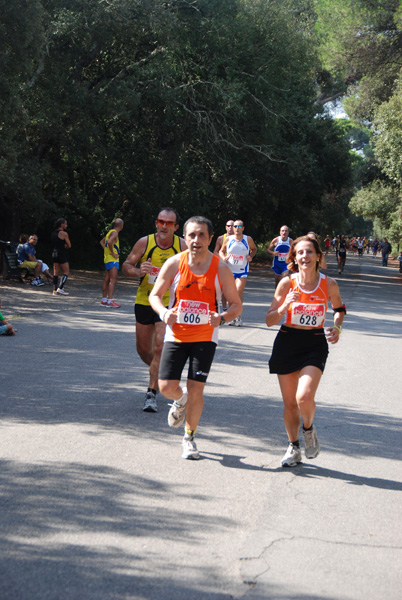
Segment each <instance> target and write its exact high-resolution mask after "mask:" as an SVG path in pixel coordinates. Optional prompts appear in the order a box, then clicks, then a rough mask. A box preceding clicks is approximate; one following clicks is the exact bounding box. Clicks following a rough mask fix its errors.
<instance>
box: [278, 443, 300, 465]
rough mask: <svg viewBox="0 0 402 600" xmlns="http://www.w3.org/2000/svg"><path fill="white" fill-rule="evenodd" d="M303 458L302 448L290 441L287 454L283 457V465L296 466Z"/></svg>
mask: <svg viewBox="0 0 402 600" xmlns="http://www.w3.org/2000/svg"><path fill="white" fill-rule="evenodd" d="M301 459H302V456H301V450H300V448H298V446H294V445H293V444H292V443H289V446H288V449H287V450H286V453H285V456H284V457H283V458H282V467H296V465H298V464H299V463H300V462H301Z"/></svg>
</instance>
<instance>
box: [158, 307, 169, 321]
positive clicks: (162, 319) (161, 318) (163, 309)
mask: <svg viewBox="0 0 402 600" xmlns="http://www.w3.org/2000/svg"><path fill="white" fill-rule="evenodd" d="M167 312H168V309H167V308H162V310H161V311H160V313H159V318H160V320H161V321H165V315H166V313H167Z"/></svg>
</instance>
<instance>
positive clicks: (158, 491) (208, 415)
mask: <svg viewBox="0 0 402 600" xmlns="http://www.w3.org/2000/svg"><path fill="white" fill-rule="evenodd" d="M328 273H329V274H332V275H334V274H335V273H336V271H335V270H334V257H333V256H330V258H329V269H328ZM336 276H337V275H336ZM339 281H340V288H341V293H342V296H343V299H344V301H345V302H346V304H347V305H348V310H349V313H348V316H347V320H346V322H345V328H344V332H343V333H342V340H341V342H340V343H339V344H338V345H337V346H335V347H333V348H331V352H330V357H329V360H328V363H327V369H326V372H325V375H324V377H323V379H322V382H321V385H320V388H319V393H318V397H317V401H318V410H317V415H316V421H315V422H316V425H317V429H318V432H319V437H320V443H321V448H322V452H321V454H320V455H319V457H318V458H317V459H315V460H314V461H305V462H304V463H303V464H302V465H300V466H299V467H297V468H296V469H291V470H287V469H282V468H280V459H281V457H282V455H283V453H284V450H285V448H286V436H285V432H284V428H283V424H282V403H281V398H280V393H279V388H278V384H277V381H276V377H274V376H270V375H269V373H268V369H267V360H268V357H269V354H270V350H271V347H272V343H273V340H274V337H275V335H276V331H277V327H274V328H273V329H272V330H268V329H267V328H266V327H265V325H264V317H265V312H266V309H267V306H268V305H269V303H270V301H271V298H272V295H273V278H272V277H271V275H267V272H264V271H261V272H259V273H258V274H253V275H252V276H251V277H250V279H249V281H248V284H247V287H246V291H245V300H246V305H245V312H244V320H245V323H246V326H245V327H244V328H243V329H237V328H232V327H226V328H223V329H222V330H221V344H220V347H219V349H218V352H217V355H216V360H215V363H214V367H213V370H212V373H211V375H210V379H209V382H208V385H207V388H206V405H205V410H204V414H203V417H202V421H201V425H200V428H199V434H198V446H199V449H200V452H201V455H202V458H201V460H199V461H198V462H191V461H184V460H182V459H181V457H180V455H181V445H180V442H181V435H182V432H181V431H172V430H169V428H168V427H167V424H166V417H167V402H166V401H165V400H164V399H163V398H161V397H159V399H158V403H159V407H160V412H159V413H158V414H148V413H143V411H142V401H143V395H144V390H145V387H146V383H147V374H146V368H145V367H144V365H142V364H141V362H140V361H139V359H138V357H137V355H136V352H135V346H134V322H133V315H132V299H133V297H134V293H135V289H136V285H135V283H133V282H131V281H127V280H125V281H124V280H123V279H120V280H119V283H118V287H117V293H116V297H117V298H118V300H119V301H121V303H122V308H121V309H120V310H116V311H114V312H112V311H110V310H108V309H105V308H103V307H101V306H100V305H99V300H100V294H99V292H100V282H101V276H97V277H92V278H87V277H84V276H83V275H82V274H81V275H80V274H76V275H75V277H74V278H72V279H71V282H69V289H70V292H71V295H70V296H69V297H68V298H53V297H52V296H51V295H50V293H49V290H50V287H46V288H45V287H43V288H40V289H38V290H36V289H33V288H32V287H31V286H27V285H26V286H22V285H20V284H18V283H11V284H7V283H4V282H1V283H0V298H1V299H2V301H3V309H2V312H3V313H4V314H5V315H6V316H7V317H13V323H14V325H15V326H16V327H17V328H18V333H17V335H16V336H15V337H14V338H4V337H1V338H0V354H1V365H2V375H1V402H0V468H1V470H0V480H1V481H0V482H1V487H0V539H1V544H0V552H1V560H0V598H1V599H2V600H132V599H147V600H173V599H174V600H184V599H186V600H187V599H191V600H203V599H211V600H228V599H230V598H233V599H244V600H263V599H287V600H290V599H292V600H300V599H303V600H304V599H315V600H321V599H326V600H334V599H341V600H349V599H350V600H360V599H361V600H367V598H371V599H382V598H387V600H399V599H400V597H401V589H402V579H401V573H402V551H401V546H402V543H401V534H402V525H401V523H402V519H401V517H402V510H401V505H402V502H401V498H402V495H401V491H402V467H401V459H402V450H401V445H402V444H401V389H402V340H401V337H402V336H401V334H402V312H401V300H402V276H401V275H399V273H398V271H397V270H396V269H391V268H382V267H381V266H380V259H378V258H377V259H375V258H373V257H372V256H365V257H363V258H362V259H358V258H357V257H349V256H348V259H347V265H346V270H345V273H344V274H343V275H342V276H341V277H339Z"/></svg>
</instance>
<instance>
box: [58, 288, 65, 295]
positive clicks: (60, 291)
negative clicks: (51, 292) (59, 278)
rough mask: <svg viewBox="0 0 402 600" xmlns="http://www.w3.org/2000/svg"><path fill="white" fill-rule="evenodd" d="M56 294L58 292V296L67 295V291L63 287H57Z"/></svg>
mask: <svg viewBox="0 0 402 600" xmlns="http://www.w3.org/2000/svg"><path fill="white" fill-rule="evenodd" d="M56 294H58V295H59V296H68V292H66V290H64V289H63V288H59V289H58V290H57V292H56Z"/></svg>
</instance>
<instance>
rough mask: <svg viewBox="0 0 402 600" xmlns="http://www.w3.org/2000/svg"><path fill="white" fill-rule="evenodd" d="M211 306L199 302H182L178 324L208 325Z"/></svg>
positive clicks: (179, 306)
mask: <svg viewBox="0 0 402 600" xmlns="http://www.w3.org/2000/svg"><path fill="white" fill-rule="evenodd" d="M208 317H209V304H208V302H198V301H197V300H180V302H179V305H178V307H177V323H180V324H181V325H208Z"/></svg>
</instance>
